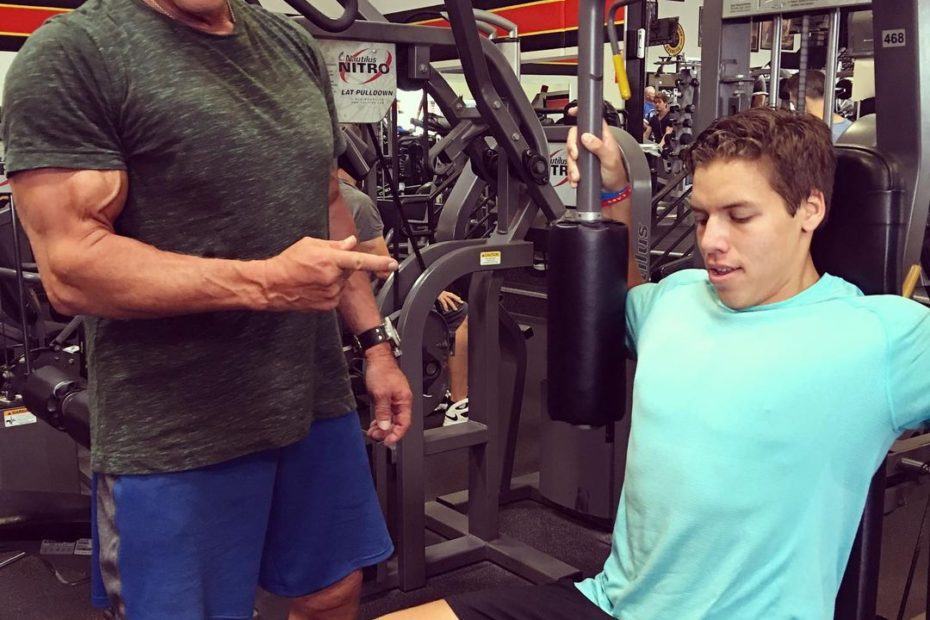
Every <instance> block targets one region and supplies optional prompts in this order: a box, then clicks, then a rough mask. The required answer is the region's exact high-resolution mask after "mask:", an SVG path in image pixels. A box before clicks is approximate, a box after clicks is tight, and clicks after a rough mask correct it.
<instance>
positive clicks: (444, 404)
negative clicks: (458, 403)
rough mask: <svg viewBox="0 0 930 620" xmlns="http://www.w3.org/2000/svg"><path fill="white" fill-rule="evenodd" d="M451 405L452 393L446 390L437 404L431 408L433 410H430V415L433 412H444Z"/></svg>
mask: <svg viewBox="0 0 930 620" xmlns="http://www.w3.org/2000/svg"><path fill="white" fill-rule="evenodd" d="M451 405H452V394H451V393H449V390H446V393H445V394H444V395H443V397H442V400H440V401H439V404H438V405H436V406H435V407H434V408H433V410H432V411H431V412H430V415H433V414H434V413H445V412H446V411H447V410H448V409H449V407H450V406H451Z"/></svg>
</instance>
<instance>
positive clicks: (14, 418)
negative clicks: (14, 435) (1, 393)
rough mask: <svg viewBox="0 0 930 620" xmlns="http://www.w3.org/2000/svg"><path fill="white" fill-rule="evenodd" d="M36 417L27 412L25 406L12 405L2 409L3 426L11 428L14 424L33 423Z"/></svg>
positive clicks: (36, 420)
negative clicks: (10, 407)
mask: <svg viewBox="0 0 930 620" xmlns="http://www.w3.org/2000/svg"><path fill="white" fill-rule="evenodd" d="M36 422H38V419H37V418H36V417H35V416H34V415H32V414H31V413H29V410H28V409H26V408H25V407H14V408H12V409H4V410H3V428H13V427H14V426H25V425H26V424H35V423H36Z"/></svg>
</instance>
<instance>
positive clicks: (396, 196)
mask: <svg viewBox="0 0 930 620" xmlns="http://www.w3.org/2000/svg"><path fill="white" fill-rule="evenodd" d="M366 127H367V129H368V137H369V138H371V141H372V143H373V144H374V145H375V153H377V155H378V164H380V166H381V170H382V171H383V172H384V176H385V178H386V179H387V182H388V189H389V190H390V192H391V198H392V200H393V202H394V206H395V207H397V213H398V214H399V215H400V222H401V226H402V227H403V229H404V234H405V235H407V239H409V240H410V246H411V247H412V248H413V253H414V255H415V256H416V257H417V264H418V265H419V266H420V271H421V272H422V271H426V263H425V262H424V261H423V255H422V254H420V246H419V245H417V240H416V237H414V236H413V229H412V228H410V220H408V219H407V214H406V213H404V207H403V205H402V204H401V203H400V190H399V189H398V188H397V182H396V180H395V179H394V175H392V174H391V170H390V168H389V167H388V165H387V161H386V160H385V159H384V153H382V152H381V147H380V142H378V140H377V138H376V137H375V130H374V129H372V127H371V125H366Z"/></svg>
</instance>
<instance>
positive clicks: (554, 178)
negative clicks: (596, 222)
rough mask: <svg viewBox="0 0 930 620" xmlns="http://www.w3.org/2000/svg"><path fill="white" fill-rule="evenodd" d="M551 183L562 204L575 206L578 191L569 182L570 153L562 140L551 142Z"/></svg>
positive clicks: (569, 206) (570, 206)
mask: <svg viewBox="0 0 930 620" xmlns="http://www.w3.org/2000/svg"><path fill="white" fill-rule="evenodd" d="M549 183H550V184H551V185H552V187H554V188H555V193H556V194H557V195H558V196H559V200H561V201H562V204H564V205H565V206H567V207H568V208H570V209H571V208H574V207H575V202H576V201H577V192H576V191H575V188H574V187H572V186H571V184H570V183H569V182H568V153H567V152H566V149H565V144H563V143H560V142H551V141H550V142H549Z"/></svg>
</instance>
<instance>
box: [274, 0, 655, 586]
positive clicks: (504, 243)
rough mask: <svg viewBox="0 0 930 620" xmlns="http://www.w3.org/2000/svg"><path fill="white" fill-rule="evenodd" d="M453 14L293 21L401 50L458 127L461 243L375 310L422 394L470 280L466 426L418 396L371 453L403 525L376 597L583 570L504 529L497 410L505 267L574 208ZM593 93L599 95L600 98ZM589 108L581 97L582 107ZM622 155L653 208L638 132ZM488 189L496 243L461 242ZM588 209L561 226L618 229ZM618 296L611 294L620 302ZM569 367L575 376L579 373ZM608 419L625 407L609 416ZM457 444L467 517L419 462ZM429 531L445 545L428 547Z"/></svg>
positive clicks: (470, 26)
mask: <svg viewBox="0 0 930 620" xmlns="http://www.w3.org/2000/svg"><path fill="white" fill-rule="evenodd" d="M292 1H296V0H292ZM596 4H597V3H596V2H590V1H586V2H583V3H582V6H581V13H580V14H581V16H582V21H586V20H590V19H591V17H590V15H591V12H592V11H593V10H594V9H593V8H592V7H593V6H594V5H596ZM446 10H447V12H448V17H449V21H450V24H451V31H450V30H445V29H438V28H424V27H417V26H409V25H403V24H392V23H386V22H385V21H383V18H379V16H378V15H377V14H376V12H375V11H374V9H373V8H372V7H371V6H370V5H368V4H367V2H365V0H359V17H360V19H359V20H357V21H356V22H355V23H354V24H352V25H351V26H350V27H348V28H347V29H346V30H344V31H342V32H340V33H339V34H338V35H333V34H332V33H329V32H327V31H326V30H325V28H322V27H320V26H319V25H318V24H316V23H314V22H313V21H311V20H298V22H299V23H300V24H301V25H302V26H304V27H306V28H307V29H308V30H310V31H311V32H312V33H313V34H314V35H315V36H317V37H319V38H333V37H334V36H336V37H337V38H339V39H343V40H352V41H380V42H391V43H395V45H396V46H397V60H398V65H397V66H399V67H401V68H403V74H402V75H400V76H399V81H400V82H401V84H402V87H403V85H404V84H406V85H408V86H416V87H422V88H425V89H426V91H427V93H428V94H429V95H430V96H431V97H432V98H433V99H434V100H435V101H436V103H437V105H438V106H439V108H440V110H441V111H442V113H443V115H444V116H445V117H446V119H447V120H448V121H449V125H450V127H451V129H450V132H449V134H448V135H447V136H446V139H445V140H443V141H440V142H439V143H437V145H436V147H435V148H437V149H440V148H442V149H446V150H447V156H449V157H450V161H456V162H460V163H461V165H463V166H464V168H463V170H462V173H461V175H460V176H459V179H458V181H457V183H456V186H455V187H454V188H453V190H452V192H451V193H450V195H449V197H448V200H447V203H446V206H445V207H444V209H443V212H442V214H441V215H440V222H439V229H438V230H437V239H443V238H445V239H452V240H450V241H445V242H440V243H436V244H433V245H430V246H428V247H426V248H424V249H423V251H422V253H421V255H422V264H420V262H419V261H418V260H414V259H413V257H410V258H408V259H407V260H405V261H404V262H403V263H402V264H401V266H400V268H399V270H398V271H397V272H396V273H394V274H393V275H392V277H391V278H390V279H389V280H388V281H387V282H386V283H385V285H384V286H383V287H382V289H381V291H380V292H379V294H378V303H379V306H380V308H381V311H382V314H383V315H385V316H390V315H394V314H396V315H397V328H398V331H399V332H400V334H401V338H402V341H403V345H402V346H403V350H404V354H403V355H402V356H401V358H400V364H401V368H402V369H403V370H404V372H405V374H406V375H407V377H408V379H409V381H410V383H411V388H412V390H413V392H414V393H415V394H422V393H423V389H422V388H423V385H422V380H423V377H422V349H423V338H424V330H425V328H426V324H427V321H428V316H429V314H430V311H431V309H432V306H433V302H434V301H435V299H436V297H437V295H438V294H439V292H440V291H442V290H443V289H444V288H446V287H447V286H448V285H449V284H450V283H451V282H453V281H455V280H458V279H460V278H462V277H465V276H469V277H470V279H471V286H470V293H469V296H468V300H469V331H470V335H469V360H470V369H469V379H470V381H469V383H470V390H469V401H470V420H469V421H468V422H466V423H463V424H458V425H455V426H450V427H443V428H437V429H430V430H424V427H423V418H424V414H425V413H426V411H428V409H427V406H428V402H427V399H421V398H416V399H414V404H413V423H412V426H411V428H410V430H409V432H408V434H407V436H406V438H405V439H404V441H403V442H401V443H400V444H399V445H398V446H397V447H396V449H394V450H392V451H387V450H385V449H384V448H383V447H381V446H375V447H374V466H375V478H376V484H377V486H378V489H379V492H381V493H382V499H383V501H384V504H385V506H386V507H387V513H388V515H389V521H390V522H391V524H392V525H393V526H394V527H393V533H394V540H395V542H396V545H397V557H396V560H395V561H393V562H391V563H389V564H388V565H387V566H384V565H382V566H381V567H380V568H379V571H378V578H377V579H376V582H375V584H374V585H372V586H370V588H369V590H368V591H369V592H371V591H373V590H375V591H377V590H380V589H385V588H389V587H395V586H396V587H400V588H401V589H403V590H409V589H413V588H416V587H419V586H422V585H423V584H424V583H425V580H426V578H427V576H429V575H433V574H436V573H439V572H444V571H448V570H452V569H455V568H459V567H462V566H466V565H469V564H472V563H474V562H478V561H484V560H490V561H493V562H495V563H497V564H499V565H501V566H502V567H504V568H506V569H508V570H510V571H511V572H514V573H516V574H518V575H521V576H523V577H524V578H526V579H528V580H530V581H534V582H542V581H549V580H553V579H557V578H560V577H565V576H570V575H574V574H576V571H575V569H574V568H573V567H570V566H567V565H566V564H564V563H562V562H559V561H557V560H555V559H553V558H550V557H548V556H545V555H544V554H542V553H540V552H538V551H536V550H534V549H532V548H531V547H529V546H527V545H524V544H522V543H519V542H517V541H515V540H513V539H510V538H508V537H506V536H503V535H501V533H500V531H499V504H500V501H501V496H502V493H501V489H502V487H505V486H506V483H507V482H508V481H505V480H503V477H504V474H503V471H504V469H505V468H506V463H505V460H506V458H507V455H506V454H505V452H506V450H505V444H506V443H507V438H510V437H513V434H512V433H513V430H512V424H511V422H512V421H513V416H512V415H510V416H508V413H507V412H506V411H504V410H502V407H501V405H500V401H501V389H500V385H501V379H500V376H501V361H500V352H499V346H500V345H499V343H500V342H501V341H502V340H503V341H505V342H506V341H508V340H509V341H514V340H519V338H517V337H515V336H514V325H513V324H510V325H509V326H508V321H507V317H506V315H505V314H503V313H501V309H500V304H499V296H500V290H501V284H502V280H503V277H504V273H505V270H507V269H512V268H518V267H528V266H530V265H531V264H532V260H533V246H532V244H531V243H529V242H527V241H525V240H524V239H525V237H526V234H527V231H528V230H529V229H530V227H531V225H532V224H533V222H534V220H535V219H536V216H537V212H542V214H543V215H544V217H545V218H546V219H547V220H548V221H553V220H555V219H556V217H557V216H558V215H559V214H562V213H563V212H564V211H565V209H564V205H563V204H562V202H561V201H560V200H559V199H558V197H557V196H556V192H555V190H554V188H553V187H552V186H551V185H550V184H549V161H548V160H549V157H548V155H549V151H548V145H547V140H546V136H545V134H544V132H543V128H542V126H541V124H540V122H539V119H538V118H537V116H536V113H535V111H534V110H533V108H532V106H531V105H530V103H529V101H528V100H527V99H526V97H525V95H524V94H523V91H522V88H521V87H520V84H519V80H518V79H517V77H516V75H515V73H514V72H513V70H512V69H511V66H510V63H508V59H507V57H506V56H505V55H504V53H503V52H502V51H501V50H500V49H499V47H498V46H497V45H495V43H493V42H492V41H490V40H488V39H484V38H481V37H480V36H479V33H478V27H477V25H476V20H475V17H474V15H473V13H472V9H471V6H470V3H469V2H468V1H467V0H449V1H447V2H446ZM599 15H600V17H599V18H598V21H597V27H596V28H595V27H594V25H593V24H589V26H588V27H589V29H591V30H597V31H599V32H603V28H602V24H603V11H601V12H600V13H599ZM585 36H587V35H585ZM601 36H603V35H601ZM594 49H597V48H590V49H589V51H588V52H587V54H589V56H588V57H589V58H590V57H591V56H595V57H597V58H600V57H601V54H600V53H597V54H594V53H593V50H594ZM450 51H454V52H455V54H456V55H458V56H459V57H460V58H461V61H462V67H463V70H464V75H465V77H466V80H467V81H468V83H469V86H470V88H471V91H472V93H473V96H474V98H475V100H476V102H477V109H470V108H466V107H465V105H464V104H463V102H462V101H461V100H460V99H458V98H456V97H455V96H454V95H453V94H452V93H451V90H450V89H449V87H448V85H447V84H446V83H445V82H444V80H443V79H442V78H441V76H439V75H438V73H436V72H435V71H434V70H433V69H432V68H431V67H430V65H429V61H430V55H431V53H437V54H444V53H449V52H450ZM585 62H588V61H587V60H586V61H585ZM592 62H593V60H592ZM582 66H585V65H584V64H583V65H582ZM591 66H593V65H591ZM591 79H592V80H595V79H596V80H597V81H598V82H599V80H600V68H599V67H597V68H596V69H595V70H594V71H593V72H592V74H591ZM586 96H589V95H586ZM640 96H641V94H640ZM596 99H597V101H598V102H600V101H602V97H600V96H598V97H597V98H596ZM584 105H585V104H584V99H583V101H582V108H584ZM599 105H600V104H599ZM598 110H599V107H598ZM592 114H593V113H592V112H591V111H590V110H587V111H583V112H582V118H581V120H582V126H583V127H584V126H586V125H585V123H587V124H588V125H590V126H592V127H594V126H595V125H596V127H597V129H598V132H599V129H600V120H599V119H600V114H599V112H598V113H597V114H596V117H593V116H592ZM585 115H587V116H585ZM595 121H596V122H595ZM621 135H623V136H625V134H621ZM452 138H454V140H452ZM627 138H628V137H627ZM444 143H445V144H444ZM621 147H622V148H623V149H624V152H627V151H629V152H627V159H628V160H629V161H635V162H636V163H637V165H640V168H638V169H636V170H631V175H630V176H631V178H633V179H636V181H635V182H634V188H633V192H634V201H637V200H644V199H645V200H648V193H650V189H651V188H650V187H649V181H648V172H647V173H646V175H645V177H644V176H643V175H642V170H643V169H645V170H648V168H647V166H646V163H645V158H644V157H643V156H642V154H641V151H640V149H639V146H638V144H637V143H636V142H635V140H632V139H631V138H628V140H627V141H623V138H621ZM466 161H467V162H468V163H469V164H470V165H469V166H466V165H465V162H466ZM589 165H590V164H589ZM589 179H590V177H589ZM590 183H592V185H591V187H594V185H593V184H594V183H596V181H594V180H593V179H591V181H590ZM483 186H487V187H491V188H492V189H493V190H494V194H495V195H496V197H497V206H496V225H495V227H494V230H493V232H492V233H491V234H490V236H489V237H488V238H487V239H474V240H472V239H463V238H462V236H460V235H461V234H462V232H463V231H464V230H465V228H466V227H467V225H468V221H469V219H470V217H471V214H472V211H470V206H471V204H470V203H469V201H474V200H475V196H478V195H480V193H481V192H480V189H481V188H482V187H483ZM586 191H588V192H591V191H593V190H591V189H588V190H586ZM597 192H599V188H597V189H596V193H597ZM595 198H597V196H596V195H595ZM587 204H589V205H591V204H594V205H596V206H597V211H599V206H600V205H599V199H596V200H594V201H593V202H591V201H588V203H587ZM588 208H589V209H590V206H589V207H588ZM585 213H590V211H588V212H581V211H580V210H579V214H578V215H577V216H575V215H574V214H573V213H572V214H571V215H570V216H567V217H566V218H565V219H563V223H562V226H564V228H566V229H567V228H572V227H574V228H575V229H580V228H585V229H588V228H590V229H592V230H595V229H597V228H601V229H605V230H606V229H611V228H614V227H611V226H605V225H602V223H600V222H596V221H595V219H596V218H591V217H590V216H589V215H587V214H585ZM444 230H445V231H447V232H443V231H444ZM569 234H571V233H569ZM577 279H578V280H583V279H582V278H577ZM621 282H622V280H621ZM617 301H618V299H617V298H614V300H613V302H614V305H615V306H616V305H617ZM614 310H616V308H614ZM621 311H622V310H621ZM566 357H567V356H566ZM605 359H606V358H605ZM621 361H622V360H621ZM597 363H599V364H601V367H600V368H601V370H599V371H598V372H603V364H604V360H600V361H598V362H597ZM621 368H622V364H621ZM572 372H573V373H575V374H577V371H575V370H574V369H573V370H572ZM612 379H615V377H613V376H612ZM608 383H609V382H608ZM613 385H616V384H615V383H614V384H613ZM601 397H602V396H601ZM614 400H615V399H614ZM621 409H622V408H621ZM550 410H552V408H551V407H550ZM557 410H558V412H559V413H557V414H556V415H557V416H558V415H563V416H564V415H569V414H570V412H571V411H574V410H575V408H574V407H557ZM612 415H614V416H616V415H617V413H616V412H615V411H612ZM508 433H510V435H508ZM455 449H466V450H467V451H468V454H469V459H470V464H469V489H468V507H467V515H466V514H462V513H460V512H457V511H456V510H453V509H452V508H450V507H449V506H447V505H444V504H442V503H439V502H427V503H425V504H424V458H425V457H426V456H427V455H430V454H437V453H440V452H446V451H450V450H455ZM427 529H429V530H431V531H433V532H434V533H436V534H439V535H440V536H442V537H443V538H446V539H448V540H445V541H443V542H440V543H438V544H433V545H429V546H427V545H426V530H427Z"/></svg>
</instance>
